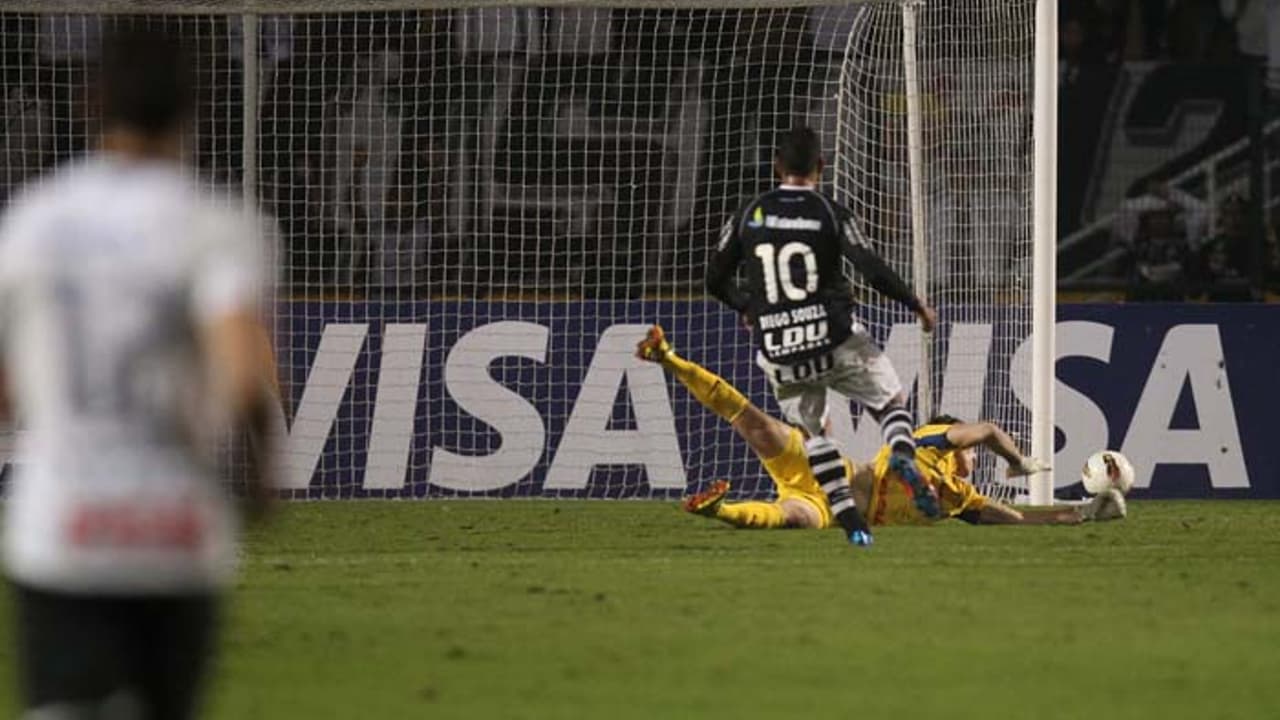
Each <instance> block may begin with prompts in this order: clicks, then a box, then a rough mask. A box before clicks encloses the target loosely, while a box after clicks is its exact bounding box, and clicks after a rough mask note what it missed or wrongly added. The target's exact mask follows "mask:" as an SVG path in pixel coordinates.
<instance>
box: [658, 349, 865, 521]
mask: <svg viewBox="0 0 1280 720" xmlns="http://www.w3.org/2000/svg"><path fill="white" fill-rule="evenodd" d="M636 356H637V357H639V358H640V359H642V360H648V361H650V362H656V363H659V364H660V365H662V367H663V368H664V369H666V370H667V371H668V372H670V373H671V374H672V375H674V376H675V377H676V379H677V380H679V381H680V382H681V383H682V384H683V385H684V386H685V387H686V388H688V389H689V392H691V393H693V396H694V397H696V398H697V399H698V401H699V402H701V403H702V404H703V405H704V406H706V407H707V408H708V409H709V410H711V411H712V412H714V413H716V414H717V415H719V416H720V417H722V418H724V419H725V420H727V421H728V422H729V423H730V424H731V425H733V429H734V430H736V431H737V432H738V435H740V436H742V439H744V440H746V441H747V444H748V445H750V446H751V449H752V450H754V451H755V453H756V455H757V456H758V457H759V458H760V461H761V462H762V463H763V464H764V467H765V470H767V471H768V472H769V477H770V478H772V479H773V483H774V485H775V486H776V488H777V490H778V499H777V501H775V502H741V503H727V502H724V498H725V495H726V494H728V492H729V483H728V482H727V481H725V480H717V481H716V482H714V483H712V485H711V488H710V489H708V490H707V491H705V492H702V493H699V494H697V495H693V496H691V497H689V498H686V499H685V502H684V508H685V510H688V511H689V512H692V513H697V514H699V515H706V516H709V517H715V518H719V519H720V520H723V521H725V522H727V523H729V524H731V525H736V526H738V527H744V528H784V527H794V528H826V527H830V526H832V525H833V524H835V525H839V526H840V527H841V528H842V529H843V530H844V533H845V536H846V537H848V538H849V541H850V542H851V543H853V544H854V545H857V546H867V545H870V544H871V531H870V529H869V528H868V527H867V524H866V521H865V520H864V518H863V516H862V514H861V513H860V512H859V511H858V507H857V505H856V504H855V503H854V500H853V497H852V493H851V491H850V485H849V478H850V477H852V475H853V463H851V462H849V461H848V460H847V459H845V458H844V457H842V456H841V455H840V452H839V451H838V450H837V449H836V447H835V445H833V444H832V443H831V441H830V440H827V439H826V438H823V437H810V438H807V439H806V437H805V434H804V433H802V432H801V431H800V430H798V429H796V428H793V427H791V426H790V425H788V424H786V423H784V422H782V421H781V420H777V419H775V418H772V417H770V416H769V415H768V414H767V413H765V412H764V411H763V410H761V409H760V408H758V407H756V406H755V405H753V404H751V401H750V400H747V398H746V397H745V396H743V394H742V393H740V392H738V390H737V389H736V388H734V387H733V386H732V385H730V384H729V383H728V382H726V381H725V380H724V379H723V378H721V377H719V376H718V375H716V374H715V373H712V372H711V371H709V370H707V369H706V368H704V367H702V366H701V365H698V364H697V363H693V362H690V361H688V360H685V359H684V358H682V357H680V356H679V355H677V354H676V352H675V350H673V349H672V348H671V345H670V344H669V343H668V342H667V340H666V338H665V337H664V336H663V332H662V328H661V327H658V326H657V325H655V326H653V327H652V328H650V329H649V333H648V335H647V336H646V337H645V339H644V340H641V341H640V343H639V344H637V346H636Z"/></svg>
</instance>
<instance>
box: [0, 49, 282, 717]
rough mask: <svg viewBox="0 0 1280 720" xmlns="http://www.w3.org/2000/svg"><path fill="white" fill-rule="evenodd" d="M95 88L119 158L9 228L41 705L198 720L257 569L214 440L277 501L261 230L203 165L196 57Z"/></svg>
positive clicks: (7, 537) (3, 238) (101, 162)
mask: <svg viewBox="0 0 1280 720" xmlns="http://www.w3.org/2000/svg"><path fill="white" fill-rule="evenodd" d="M95 90H96V100H97V102H98V103H99V105H100V109H101V118H102V123H103V136H102V144H101V148H100V149H99V150H98V151H97V152H94V153H92V154H90V155H89V156H88V157H86V158H83V159H81V160H78V161H75V162H74V163H72V164H69V165H67V166H65V167H63V168H61V169H60V170H59V171H58V172H57V173H56V174H54V175H52V176H51V177H48V178H45V179H44V180H43V181H41V182H38V183H36V184H34V185H32V186H30V187H28V188H26V189H25V190H24V191H23V192H22V193H21V194H20V196H19V197H17V198H16V199H15V201H14V202H13V204H12V205H11V206H10V207H9V208H8V210H7V212H6V214H5V216H4V218H3V221H2V222H0V387H4V388H5V389H6V390H7V397H8V399H9V401H11V402H10V405H11V407H10V408H8V409H6V408H0V410H7V411H8V412H6V414H9V415H11V416H16V419H17V421H18V422H20V423H21V424H22V425H23V426H24V428H25V430H26V433H25V435H24V436H23V437H24V439H23V440H22V443H21V445H20V447H19V449H18V457H19V458H20V462H19V464H18V466H17V469H16V471H15V472H14V473H13V477H12V479H11V484H10V487H9V488H8V490H9V497H8V501H7V503H6V504H5V508H4V510H5V523H4V565H5V571H6V574H7V576H8V579H9V580H10V582H11V583H12V586H13V589H14V598H15V609H16V615H17V627H16V632H15V637H16V640H17V648H16V658H17V666H18V668H19V672H20V678H19V687H20V688H21V694H22V699H21V702H22V707H23V709H24V712H25V713H26V714H25V716H24V717H27V718H105V717H111V718H117V717H119V718H146V719H149V720H174V719H181V718H189V717H192V716H193V714H194V713H195V712H196V710H195V708H196V705H197V700H198V697H199V689H200V686H201V679H202V677H203V676H204V674H205V673H204V669H205V667H206V666H207V664H208V659H209V657H210V655H211V650H212V647H213V644H214V636H215V633H214V630H215V625H216V616H217V605H218V596H219V594H220V592H221V589H222V588H223V587H224V586H225V585H226V583H227V582H228V580H229V579H230V577H231V574H232V572H233V570H234V565H235V555H236V550H235V525H236V518H235V516H234V512H233V507H232V504H231V501H230V498H229V497H227V496H226V493H225V490H224V488H223V487H222V486H221V484H220V483H219V482H218V478H217V474H216V472H215V471H214V469H213V462H212V457H213V454H212V452H211V448H210V446H211V444H212V443H211V442H210V440H211V437H210V435H211V433H210V432H209V431H208V428H218V427H224V428H225V427H232V428H238V429H239V430H240V431H246V432H247V433H248V436H249V440H250V442H249V445H250V447H251V448H252V450H251V452H250V453H249V454H250V455H251V462H250V463H249V464H250V465H251V468H250V471H249V472H250V475H251V477H250V492H249V493H248V494H249V495H250V496H251V497H258V498H265V497H266V493H265V492H264V489H265V488H268V487H269V483H268V479H269V478H268V475H269V472H268V465H267V462H266V460H267V458H268V457H269V452H270V448H269V447H268V445H269V443H268V440H269V437H270V433H269V432H268V424H269V422H268V418H269V417H271V415H270V413H269V412H268V408H269V407H270V405H269V402H270V395H269V393H268V391H267V389H266V388H267V386H268V383H267V381H268V377H269V374H270V373H271V372H272V369H271V363H270V361H269V359H268V358H267V357H265V356H264V353H262V352H261V350H262V342H263V338H264V337H265V336H264V334H263V330H262V326H261V324H260V322H259V320H258V311H259V305H260V294H261V293H262V289H263V286H264V269H263V263H262V251H261V247H260V238H261V233H260V232H259V223H257V222H256V221H254V220H251V219H249V218H248V217H247V216H246V214H245V213H244V212H243V211H242V210H239V209H235V208H233V207H231V206H230V204H229V203H222V204H220V205H215V204H214V203H212V202H211V201H210V200H208V199H207V198H208V197H209V193H208V192H207V191H205V190H202V189H201V187H200V186H199V185H198V184H197V183H196V182H195V181H194V180H193V179H192V178H190V177H189V175H188V174H187V173H184V171H183V169H182V163H181V160H182V154H181V150H180V148H181V147H182V145H183V142H182V138H183V136H184V134H185V129H186V128H187V126H188V123H189V121H190V120H191V111H192V108H193V89H192V85H191V79H190V72H189V66H188V65H187V62H186V58H185V56H184V54H183V52H182V49H181V47H180V46H179V44H178V43H176V42H174V41H172V40H171V39H169V38H166V37H164V36H161V35H157V34H154V33H146V32H142V31H131V32H126V33H122V34H121V35H118V36H115V37H112V38H109V39H107V40H106V41H105V42H104V45H103V51H102V61H101V64H100V67H99V75H98V77H97V81H96V88H95ZM0 401H3V395H0ZM6 702H7V701H6Z"/></svg>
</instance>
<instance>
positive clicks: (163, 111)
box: [97, 27, 194, 135]
mask: <svg viewBox="0 0 1280 720" xmlns="http://www.w3.org/2000/svg"><path fill="white" fill-rule="evenodd" d="M97 84H98V101H99V103H100V105H101V108H102V124H103V126H104V127H108V128H110V127H112V126H123V127H127V128H130V129H133V130H138V131H141V132H143V133H146V134H148V135H160V134H163V133H166V132H169V131H172V130H174V129H176V128H178V127H179V126H180V125H181V124H182V122H183V121H184V120H185V119H186V118H187V116H188V115H189V113H190V111H191V109H192V105H193V103H194V91H193V89H192V85H193V81H192V77H191V66H190V63H189V62H188V59H187V54H186V52H185V50H184V49H183V47H182V44H181V43H180V42H179V41H178V40H176V39H174V38H172V37H170V36H169V35H167V34H165V33H164V32H162V31H160V30H155V29H148V28H143V27H130V28H125V29H121V30H117V31H114V32H112V33H111V34H110V35H108V36H107V37H106V38H104V39H103V42H102V61H101V64H100V65H99V67H98V83H97Z"/></svg>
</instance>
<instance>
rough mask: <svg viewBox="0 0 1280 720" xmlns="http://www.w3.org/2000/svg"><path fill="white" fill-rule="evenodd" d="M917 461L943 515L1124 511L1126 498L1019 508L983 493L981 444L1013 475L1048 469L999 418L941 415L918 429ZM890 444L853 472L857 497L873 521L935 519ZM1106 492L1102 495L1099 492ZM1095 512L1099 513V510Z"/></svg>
mask: <svg viewBox="0 0 1280 720" xmlns="http://www.w3.org/2000/svg"><path fill="white" fill-rule="evenodd" d="M914 435H915V438H916V465H917V468H918V469H919V471H920V474H921V475H922V476H923V477H924V479H925V481H926V482H928V483H929V484H930V485H931V486H933V488H934V490H935V491H936V492H937V494H938V505H939V509H940V510H941V514H940V518H957V519H960V520H964V521H965V522H968V523H972V524H975V525H977V524H983V525H988V524H991V525H997V524H1000V525H1063V524H1067V525H1074V524H1076V523H1079V522H1082V521H1084V520H1085V519H1089V518H1093V519H1098V520H1106V519H1112V518H1113V517H1116V516H1117V515H1115V514H1114V513H1116V512H1119V513H1121V514H1122V513H1123V511H1124V510H1123V502H1124V501H1123V498H1120V499H1118V500H1117V499H1116V498H1113V497H1107V498H1105V502H1108V503H1114V502H1118V503H1119V504H1120V506H1119V508H1118V510H1117V509H1116V508H1106V509H1104V508H1102V507H1101V503H1095V504H1094V506H1090V507H1089V508H1088V509H1085V510H1083V511H1082V510H1080V509H1076V508H1074V507H1069V508H1049V509H1043V510H1017V509H1015V508H1012V507H1009V506H1008V505H1004V504H1003V503H1000V502H997V501H995V500H991V499H990V498H987V497H984V496H983V495H982V494H981V493H979V492H978V490H977V488H975V487H974V486H973V484H972V483H970V482H969V478H970V477H971V476H972V474H973V471H974V468H975V467H976V463H977V448H978V446H983V447H986V448H988V449H990V450H991V451H992V452H994V453H995V454H997V455H999V456H1000V457H1001V458H1004V460H1005V461H1006V462H1007V463H1008V464H1009V476H1010V477H1014V476H1020V475H1032V474H1035V473H1039V472H1044V471H1047V470H1048V469H1049V468H1048V466H1046V465H1043V464H1041V463H1040V462H1039V461H1037V460H1035V459H1033V458H1027V457H1023V455H1022V453H1021V452H1019V451H1018V446H1017V445H1016V444H1015V443H1014V441H1013V438H1011V437H1009V435H1008V433H1006V432H1004V431H1003V430H1001V429H1000V428H999V427H998V426H997V425H995V424H994V423H989V422H977V423H966V422H960V421H959V420H957V419H956V418H954V417H950V416H947V415H942V416H939V417H936V418H934V419H932V420H930V421H929V424H928V425H925V426H923V427H921V428H918V429H917V430H916V431H915V433H914ZM890 452H891V451H890V449H889V448H888V447H887V446H886V447H882V448H880V452H879V453H878V454H877V455H876V458H875V461H874V462H872V463H870V464H866V465H862V466H860V467H859V468H858V470H857V472H856V473H855V474H854V477H853V497H854V499H855V501H857V502H858V503H859V504H860V505H861V506H862V507H863V508H865V509H866V512H867V519H868V521H870V523H871V524H872V525H925V524H929V523H931V522H933V520H931V519H929V518H926V517H925V516H924V515H922V514H920V512H919V511H918V510H917V509H916V505H915V502H914V501H913V500H912V498H911V496H910V495H909V494H908V493H907V492H905V489H904V488H903V487H902V483H901V482H899V481H898V480H897V478H895V477H894V471H893V470H892V469H891V468H890V467H889V459H890V458H889V455H890ZM1099 497H1102V496H1099ZM1095 514H1096V518H1095V517H1094V515H1095Z"/></svg>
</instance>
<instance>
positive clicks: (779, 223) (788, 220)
mask: <svg viewBox="0 0 1280 720" xmlns="http://www.w3.org/2000/svg"><path fill="white" fill-rule="evenodd" d="M764 226H765V227H767V228H769V229H770V230H808V231H811V232H818V231H819V230H821V229H822V221H821V220H814V219H813V218H802V217H781V216H778V215H765V216H764Z"/></svg>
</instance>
